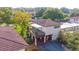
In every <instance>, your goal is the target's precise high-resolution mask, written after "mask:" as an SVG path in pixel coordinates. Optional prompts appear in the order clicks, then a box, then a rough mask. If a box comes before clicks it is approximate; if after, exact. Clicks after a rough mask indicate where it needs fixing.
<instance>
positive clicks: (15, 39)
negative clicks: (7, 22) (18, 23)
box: [0, 27, 28, 51]
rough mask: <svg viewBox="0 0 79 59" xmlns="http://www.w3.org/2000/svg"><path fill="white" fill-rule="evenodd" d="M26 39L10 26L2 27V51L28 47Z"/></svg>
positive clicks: (0, 43) (0, 48)
mask: <svg viewBox="0 0 79 59" xmlns="http://www.w3.org/2000/svg"><path fill="white" fill-rule="evenodd" d="M27 46H28V44H27V43H26V42H25V41H24V39H23V38H22V37H21V36H20V35H19V34H18V33H17V32H16V31H15V30H14V29H12V28H10V27H0V51H17V50H21V49H25V48H27Z"/></svg>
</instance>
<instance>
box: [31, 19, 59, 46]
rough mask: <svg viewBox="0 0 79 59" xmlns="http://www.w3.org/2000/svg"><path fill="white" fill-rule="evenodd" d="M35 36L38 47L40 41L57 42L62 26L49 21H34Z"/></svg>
mask: <svg viewBox="0 0 79 59" xmlns="http://www.w3.org/2000/svg"><path fill="white" fill-rule="evenodd" d="M31 21H32V27H33V33H34V34H33V36H32V38H33V39H34V41H35V45H37V42H38V40H39V39H40V40H41V39H43V41H44V43H45V42H46V41H47V40H56V38H57V37H58V34H59V31H60V24H59V23H57V22H54V21H52V20H47V19H32V20H31Z"/></svg>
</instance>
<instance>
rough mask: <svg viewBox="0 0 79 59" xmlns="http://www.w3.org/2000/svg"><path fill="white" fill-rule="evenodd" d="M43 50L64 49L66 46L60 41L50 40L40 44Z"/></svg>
mask: <svg viewBox="0 0 79 59" xmlns="http://www.w3.org/2000/svg"><path fill="white" fill-rule="evenodd" d="M38 47H39V48H40V49H41V50H42V51H64V48H63V47H62V45H61V44H60V43H59V42H58V41H56V40H55V41H48V42H47V43H45V44H42V45H39V46H38Z"/></svg>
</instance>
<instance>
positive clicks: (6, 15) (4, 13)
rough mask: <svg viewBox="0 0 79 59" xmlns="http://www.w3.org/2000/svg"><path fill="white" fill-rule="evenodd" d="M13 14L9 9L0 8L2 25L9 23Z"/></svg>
mask: <svg viewBox="0 0 79 59" xmlns="http://www.w3.org/2000/svg"><path fill="white" fill-rule="evenodd" d="M12 15H13V12H12V8H11V7H2V8H0V18H1V19H2V21H3V22H4V23H7V24H9V23H11V18H12Z"/></svg>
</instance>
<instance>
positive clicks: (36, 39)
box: [34, 38, 37, 46]
mask: <svg viewBox="0 0 79 59" xmlns="http://www.w3.org/2000/svg"><path fill="white" fill-rule="evenodd" d="M34 39H35V46H37V39H36V38H34Z"/></svg>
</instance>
